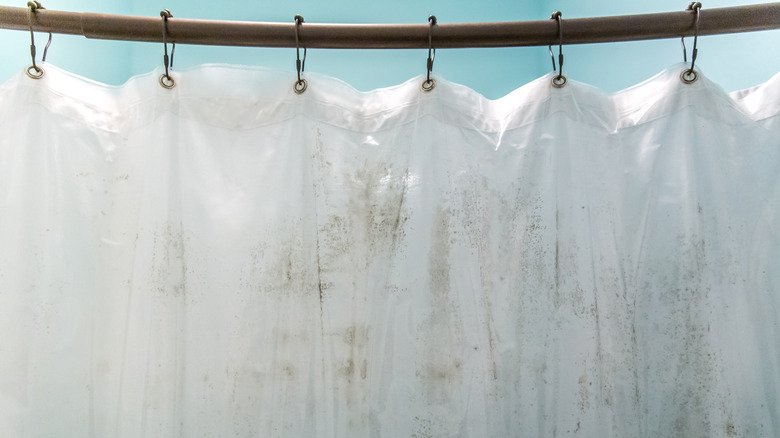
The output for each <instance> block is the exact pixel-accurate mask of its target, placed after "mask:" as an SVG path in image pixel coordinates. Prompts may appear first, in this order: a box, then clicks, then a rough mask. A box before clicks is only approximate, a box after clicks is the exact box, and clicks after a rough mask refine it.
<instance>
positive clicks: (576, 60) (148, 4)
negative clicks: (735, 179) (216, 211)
mask: <svg viewBox="0 0 780 438" xmlns="http://www.w3.org/2000/svg"><path fill="white" fill-rule="evenodd" d="M42 3H43V5H44V6H45V7H47V8H48V9H57V10H67V11H75V12H101V13H109V14H130V15H143V16H150V17H159V11H160V10H161V9H163V8H168V9H170V10H171V12H172V13H173V15H174V17H186V18H204V19H224V20H246V21H278V22H282V21H284V22H292V21H293V17H294V15H295V14H297V13H300V14H302V15H303V16H304V17H305V19H306V21H307V22H310V23H315V22H320V23H426V22H427V17H428V15H430V14H435V15H436V16H437V17H438V19H439V22H440V23H455V22H486V21H515V20H542V19H547V18H549V16H550V13H551V12H552V11H554V10H560V11H562V12H563V17H564V19H567V18H583V17H595V16H606V15H626V14H641V13H654V12H668V11H679V10H684V9H685V8H686V7H687V5H688V2H687V1H678V0H675V1H671V0H658V1H655V2H647V1H639V0H628V1H623V2H614V1H607V0H591V1H585V2H583V1H574V0H552V1H539V0H537V1H536V2H519V1H505V0H481V1H479V2H477V1H473V0H472V1H466V0H446V1H445V0H429V1H426V2H420V1H412V0H394V1H381V2H380V1H357V0H333V1H328V2H325V1H322V0H299V1H287V2H280V1H278V0H274V1H267V0H265V1H257V0H255V1H242V0H223V1H220V2H214V1H205V0H187V1H184V0H167V1H163V2H160V1H151V0H133V1H129V0H103V1H101V2H95V1H86V0H43V1H42ZM703 3H704V8H703V10H702V14H706V10H707V8H716V7H726V6H738V5H744V4H751V3H755V1H753V2H748V1H740V0H710V1H706V2H703ZM0 4H2V5H7V6H20V7H24V6H25V5H26V1H22V0H20V1H14V2H10V1H7V0H4V1H3V0H0ZM564 30H565V28H564ZM46 36H47V35H46V34H43V33H37V34H36V42H37V44H38V45H39V47H42V45H43V44H45V41H46ZM687 44H688V47H689V50H690V48H691V45H692V39H691V38H689V39H688V42H687ZM41 53H42V50H40V49H39V56H40V54H41ZM564 54H565V56H566V62H565V72H566V74H567V76H568V77H569V78H570V79H573V80H577V81H580V82H586V83H589V84H592V85H594V86H597V87H599V88H602V89H604V90H606V91H610V92H614V91H618V90H621V89H623V88H626V87H628V86H631V85H634V84H636V83H639V82H641V81H643V80H645V79H647V78H649V77H651V76H653V75H654V74H656V73H657V72H659V71H660V70H662V69H664V68H666V67H668V66H670V65H672V64H674V63H677V62H680V61H682V49H681V46H680V40H679V39H669V40H657V41H641V42H627V43H608V44H589V45H571V46H565V47H564ZM426 57H427V50H362V51H358V50H310V51H309V53H308V58H307V61H306V67H307V70H308V71H316V72H318V73H323V74H327V75H331V76H335V77H337V78H340V79H342V80H344V81H346V82H348V83H350V84H352V85H353V86H354V87H355V88H357V89H359V90H369V89H373V88H379V87H386V86H391V85H395V84H398V83H401V82H404V81H405V80H407V79H409V78H411V77H414V76H417V75H419V74H422V73H424V72H425V59H426ZM0 59H2V63H1V64H0V81H5V80H6V79H7V78H9V77H10V76H11V75H13V74H17V73H18V72H19V71H21V70H22V69H23V68H24V67H26V66H27V65H29V63H30V59H29V33H27V32H20V31H10V30H0ZM294 59H295V50H294V49H262V48H230V47H206V46H190V45H181V44H180V45H178V46H177V48H176V57H175V65H174V67H175V68H176V69H182V68H185V67H188V66H192V65H197V64H204V63H232V64H247V65H262V66H269V67H274V68H279V69H286V70H290V71H293V70H294V68H295V62H294ZM48 61H49V62H51V63H53V64H56V65H57V66H59V67H61V68H63V69H66V70H68V71H71V72H73V73H75V74H78V75H81V76H85V77H88V78H90V79H93V80H95V81H98V82H103V83H107V84H112V85H118V84H121V83H123V82H125V81H126V80H127V79H129V78H130V77H132V76H133V75H136V74H141V73H146V72H148V71H150V70H152V69H154V68H156V67H157V66H159V65H161V62H162V46H161V45H160V44H153V43H132V42H121V41H97V40H89V39H86V38H84V37H80V36H69V35H55V36H54V41H53V43H52V46H51V49H50V52H49V59H48ZM697 65H698V66H699V67H700V68H701V69H702V71H703V72H704V73H705V74H706V75H707V76H708V77H709V78H711V79H713V80H715V81H716V82H718V83H719V84H721V86H723V88H725V89H726V90H727V91H731V90H736V89H742V88H747V87H750V86H753V85H756V84H759V83H761V82H764V81H766V80H767V79H769V78H770V77H771V76H773V75H774V74H775V73H777V72H778V71H780V31H778V30H774V31H765V32H754V33H746V34H733V35H720V36H708V37H702V38H700V39H699V58H698V60H697ZM550 67H551V65H550V58H549V54H548V52H547V48H546V47H543V48H542V47H529V48H499V49H448V50H439V51H438V52H437V57H436V62H435V65H434V70H435V71H436V72H437V73H438V74H440V75H442V76H443V77H444V78H446V79H448V80H450V81H453V82H458V83H462V84H465V85H467V86H469V87H471V88H473V89H475V90H477V91H478V92H480V93H482V94H483V95H485V96H486V97H489V98H491V99H495V98H498V97H501V96H503V95H505V94H506V93H508V92H510V91H512V90H513V89H515V88H517V87H519V86H521V85H523V84H525V83H527V82H529V81H531V80H533V79H536V78H537V77H539V76H542V75H544V74H545V73H547V72H548V71H549V70H550Z"/></svg>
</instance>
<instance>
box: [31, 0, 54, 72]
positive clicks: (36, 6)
mask: <svg viewBox="0 0 780 438" xmlns="http://www.w3.org/2000/svg"><path fill="white" fill-rule="evenodd" d="M38 9H46V8H44V7H43V5H41V4H40V3H39V2H37V1H29V2H27V25H28V26H29V27H30V56H31V57H32V65H31V66H29V67H27V70H25V73H27V76H29V77H31V78H33V79H40V78H42V77H43V74H44V72H43V69H42V68H41V67H38V65H36V64H35V34H34V33H33V28H32V20H33V19H32V17H33V13H34V12H35V11H37V10H38ZM50 45H51V32H49V41H48V42H46V47H45V48H44V49H43V58H41V62H46V54H47V53H48V51H49V46H50ZM31 70H32V71H34V72H35V73H31V72H30V71H31Z"/></svg>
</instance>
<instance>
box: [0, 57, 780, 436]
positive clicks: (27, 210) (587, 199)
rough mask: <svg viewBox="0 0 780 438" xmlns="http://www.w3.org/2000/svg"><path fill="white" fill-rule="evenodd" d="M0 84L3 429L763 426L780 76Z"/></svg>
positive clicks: (388, 432) (252, 75) (778, 189)
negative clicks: (475, 82) (169, 85)
mask: <svg viewBox="0 0 780 438" xmlns="http://www.w3.org/2000/svg"><path fill="white" fill-rule="evenodd" d="M44 67H45V69H46V75H45V76H44V78H43V79H41V80H32V79H29V78H27V77H26V76H25V75H24V74H20V75H19V76H18V77H15V78H12V79H11V80H10V81H8V82H6V83H5V84H4V85H3V86H2V87H1V88H0V436H4V437H62V436H80V437H219V436H224V437H228V436H230V437H233V436H241V437H249V436H252V437H416V438H423V437H455V436H460V437H525V436H527V437H537V436H538V437H542V436H544V437H548V436H582V437H620V438H624V437H671V436H680V437H732V436H744V437H776V436H778V435H780V322H778V321H779V320H780V116H779V115H778V114H780V75H778V76H775V77H774V78H773V79H772V80H770V81H769V82H767V83H765V84H763V85H761V86H758V87H756V88H754V89H750V90H745V91H743V92H738V93H732V94H731V95H729V94H726V93H724V92H723V91H722V90H721V89H720V88H719V87H718V86H717V85H715V84H713V83H711V82H710V81H708V79H707V78H706V77H704V76H703V75H701V74H700V77H699V80H698V81H697V82H695V83H693V84H690V85H686V84H684V83H682V82H681V81H680V78H679V74H680V72H681V71H682V70H683V68H684V66H682V65H680V66H675V67H673V68H670V69H669V70H668V71H665V72H663V73H661V74H659V75H658V76H656V77H654V78H652V79H650V80H648V81H646V82H644V83H641V84H639V85H637V86H635V87H633V88H631V89H628V90H625V91H623V92H621V93H617V94H607V93H603V92H601V91H599V90H597V89H594V88H591V87H589V86H587V85H584V84H580V83H577V82H575V81H573V80H571V79H572V78H570V82H569V84H568V85H566V86H565V87H564V88H561V89H557V88H553V87H551V86H550V76H547V77H543V78H540V79H539V80H537V81H535V82H532V83H529V84H526V85H524V86H522V87H520V88H519V89H517V90H516V91H514V92H513V93H511V94H510V95H508V96H506V97H504V98H502V99H500V100H496V101H490V100H486V99H484V98H482V97H481V96H480V95H478V94H477V93H475V92H474V91H472V90H470V89H467V88H465V87H463V86H460V85H457V84H453V83H449V82H447V81H445V80H443V79H441V78H439V79H438V80H437V86H436V88H435V89H434V90H433V91H431V92H429V93H426V92H423V91H422V90H421V88H420V84H421V82H422V79H421V78H416V79H414V80H412V81H410V82H408V83H406V84H403V85H400V86H397V87H394V88H389V89H381V90H375V91H371V92H368V93H359V92H357V91H355V90H354V89H352V88H351V87H349V86H348V85H346V84H343V83H341V82H338V81H337V80H335V79H332V78H327V77H322V76H317V75H308V76H307V77H308V81H309V86H308V90H307V91H306V92H305V93H304V94H302V95H296V94H295V93H293V90H292V85H293V82H294V77H293V75H291V74H288V73H280V72H274V71H268V70H263V69H250V68H239V67H227V66H204V67H200V68H196V69H192V70H188V71H184V72H178V73H176V74H175V79H176V81H177V85H176V87H175V88H174V89H172V90H166V89H163V88H162V87H160V86H159V85H158V83H157V77H158V75H159V73H160V72H159V71H158V72H157V73H155V74H150V75H146V76H140V77H136V78H134V79H132V80H131V81H130V82H128V83H127V84H125V85H124V86H122V87H107V86H103V85H100V84H96V83H93V82H90V81H88V80H85V79H82V78H77V77H74V76H72V75H70V74H68V73H66V72H63V71H60V70H58V69H56V68H55V67H54V66H51V65H46V66H44Z"/></svg>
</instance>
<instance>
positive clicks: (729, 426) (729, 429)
mask: <svg viewBox="0 0 780 438" xmlns="http://www.w3.org/2000/svg"><path fill="white" fill-rule="evenodd" d="M726 435H727V436H737V428H736V427H735V426H734V423H732V422H731V420H729V422H728V423H726Z"/></svg>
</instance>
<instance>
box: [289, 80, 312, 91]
mask: <svg viewBox="0 0 780 438" xmlns="http://www.w3.org/2000/svg"><path fill="white" fill-rule="evenodd" d="M308 86H309V84H308V83H307V82H306V79H298V80H297V81H295V83H294V84H293V91H295V94H301V93H303V92H304V91H306V88H308Z"/></svg>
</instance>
